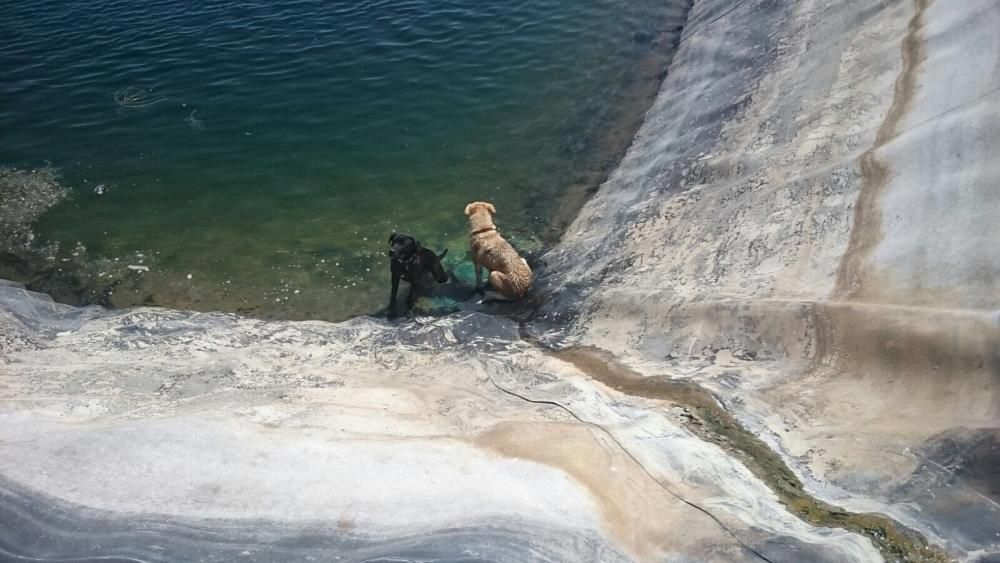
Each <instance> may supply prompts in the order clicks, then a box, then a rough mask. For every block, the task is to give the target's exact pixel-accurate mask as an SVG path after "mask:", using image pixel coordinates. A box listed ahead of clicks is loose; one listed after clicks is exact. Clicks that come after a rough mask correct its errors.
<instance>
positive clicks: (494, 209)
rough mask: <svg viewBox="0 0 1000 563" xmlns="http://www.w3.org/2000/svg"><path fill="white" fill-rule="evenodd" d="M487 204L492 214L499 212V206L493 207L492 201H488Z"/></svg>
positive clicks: (487, 208)
mask: <svg viewBox="0 0 1000 563" xmlns="http://www.w3.org/2000/svg"><path fill="white" fill-rule="evenodd" d="M485 205H486V210H487V211H489V212H490V215H496V214H497V208H496V207H493V204H492V203H487V204H485Z"/></svg>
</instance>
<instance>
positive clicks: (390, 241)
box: [389, 233, 399, 244]
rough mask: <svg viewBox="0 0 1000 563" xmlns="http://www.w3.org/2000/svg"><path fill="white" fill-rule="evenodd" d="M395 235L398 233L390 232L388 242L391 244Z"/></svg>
mask: <svg viewBox="0 0 1000 563" xmlns="http://www.w3.org/2000/svg"><path fill="white" fill-rule="evenodd" d="M397 236H399V235H397V234H396V233H392V234H391V235H389V244H392V241H394V240H396V237H397Z"/></svg>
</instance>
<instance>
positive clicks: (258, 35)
mask: <svg viewBox="0 0 1000 563" xmlns="http://www.w3.org/2000/svg"><path fill="white" fill-rule="evenodd" d="M686 4H687V2H671V1H665V0H655V1H653V0H633V1H629V2H625V1H617V0H576V1H574V2H567V1H561V0H541V1H537V2H530V3H529V2H484V1H480V0H452V1H437V0H410V1H401V2H387V1H386V2H382V1H375V2H305V1H299V2H292V3H265V2H245V1H244V2H231V1H228V2H204V3H178V2H162V1H153V2H142V3H134V2H124V1H120V2H105V3H100V4H98V5H85V4H82V3H65V2H56V1H54V0H41V1H36V2H17V3H5V5H4V10H3V12H4V13H3V16H4V17H3V18H2V22H0V64H2V73H0V94H2V100H3V103H2V105H0V164H2V165H8V166H14V167H20V168H26V167H29V168H30V167H33V166H39V165H42V164H45V163H49V164H51V166H53V167H55V168H56V169H57V170H59V171H60V174H61V176H62V181H63V183H64V184H65V185H66V186H68V187H69V188H70V190H71V195H70V197H69V198H67V199H66V200H65V201H64V202H63V203H60V204H59V205H57V206H56V207H54V208H53V209H51V210H50V211H49V212H47V213H46V214H45V215H43V216H42V218H41V220H40V222H39V223H38V224H37V228H36V231H37V232H38V235H39V239H38V243H39V244H40V245H44V244H52V243H57V244H58V245H59V248H60V249H61V250H60V252H61V253H62V254H61V255H64V256H70V255H72V253H73V252H74V251H75V252H76V254H77V256H74V257H72V260H73V263H74V264H75V263H78V262H79V263H88V262H89V263H92V264H101V265H100V266H94V269H95V271H96V270H101V269H106V270H108V271H107V272H104V271H101V272H97V274H98V275H100V274H105V275H107V276H108V277H109V278H110V277H111V276H121V277H123V279H124V280H125V283H123V284H121V285H120V286H119V287H118V288H117V289H116V290H115V292H114V294H112V295H113V296H112V297H111V301H112V302H113V303H114V304H115V305H122V306H125V305H132V304H136V303H143V302H145V303H155V304H159V305H166V306H176V307H190V308H195V309H201V310H214V309H221V310H232V311H235V310H240V311H244V312H249V313H251V314H258V315H265V316H280V317H289V318H304V317H312V318H326V319H339V318H344V317H347V316H350V315H354V314H361V313H367V312H372V311H374V310H376V309H378V308H379V307H382V306H384V305H385V301H386V299H387V294H388V273H387V259H386V257H385V250H386V244H385V241H386V238H387V237H388V234H389V233H390V232H391V231H393V230H399V231H401V232H407V233H410V234H413V235H414V236H416V237H417V238H418V239H420V240H422V241H423V242H424V243H425V244H426V245H429V246H431V247H432V248H435V249H437V250H441V249H443V248H444V247H448V248H449V249H450V252H449V256H448V258H449V261H448V265H449V266H450V267H451V268H453V269H455V270H456V272H457V273H458V274H459V276H460V278H463V279H468V276H470V275H471V269H470V268H469V267H468V266H467V265H466V264H467V260H466V244H467V243H466V239H465V218H464V216H463V214H462V209H463V207H464V205H465V204H466V203H467V202H468V201H470V200H473V199H483V200H490V201H493V202H494V203H495V204H496V206H497V208H498V209H499V214H498V216H497V222H498V223H499V224H500V226H501V228H502V229H503V231H504V232H505V234H506V235H508V236H509V237H510V238H512V239H513V240H514V241H515V243H518V244H520V245H521V246H522V247H524V248H525V249H527V250H531V249H533V248H538V247H540V246H541V244H542V242H541V235H542V233H543V232H544V231H545V229H546V227H547V226H548V225H549V222H550V221H551V219H552V217H553V209H554V206H555V205H557V204H558V202H559V201H560V198H561V197H562V196H563V194H565V193H566V191H567V190H568V189H570V188H571V186H579V185H581V184H582V183H586V182H588V181H593V179H594V178H595V177H596V176H595V171H596V170H597V169H598V168H600V167H601V166H606V165H607V163H606V162H604V161H605V160H607V159H608V158H609V157H610V156H609V154H608V152H609V151H610V152H616V151H619V150H620V148H621V147H620V146H619V145H621V143H620V142H618V143H617V145H616V143H615V142H613V139H614V138H615V133H616V129H620V128H621V127H623V125H622V121H621V120H622V119H624V118H623V115H625V114H627V113H629V111H631V112H633V113H634V111H635V108H629V107H628V106H629V105H634V104H636V103H648V99H645V98H643V97H642V96H637V95H636V94H635V92H634V89H635V87H636V83H637V81H640V80H641V79H643V78H644V77H643V76H641V75H643V73H646V74H649V68H648V66H649V60H650V57H651V54H653V53H654V52H655V51H656V50H657V49H660V51H661V53H662V49H663V45H662V43H660V42H662V40H663V39H662V38H663V37H664V34H665V33H669V32H670V30H675V29H676V28H677V27H678V26H679V24H680V23H681V20H682V17H683V11H684V7H685V6H686ZM658 38H660V39H659V42H658ZM654 62H655V60H654ZM645 78H647V79H648V76H645ZM640 111H641V110H640ZM626 128H627V127H626ZM620 134H621V133H620V132H619V135H620ZM628 134H631V131H628ZM608 139H612V141H609V140H608ZM126 265H142V266H146V267H148V268H149V270H148V271H146V272H142V271H139V270H128V269H124V266H126ZM67 267H68V266H67ZM112 270H113V272H112ZM100 277H102V278H103V277H104V276H100Z"/></svg>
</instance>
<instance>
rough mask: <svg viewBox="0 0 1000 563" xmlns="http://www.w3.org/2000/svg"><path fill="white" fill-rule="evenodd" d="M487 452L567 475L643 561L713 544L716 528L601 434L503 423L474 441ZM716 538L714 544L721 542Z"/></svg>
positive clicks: (611, 530)
mask: <svg viewBox="0 0 1000 563" xmlns="http://www.w3.org/2000/svg"><path fill="white" fill-rule="evenodd" d="M472 443H473V444H474V445H475V446H476V447H478V448H480V449H483V450H488V451H492V452H494V453H496V454H499V455H502V456H504V457H510V458H517V459H524V460H529V461H534V462H536V463H541V464H543V465H547V466H550V467H554V468H557V469H560V470H562V471H564V472H566V473H567V474H568V475H569V476H570V477H572V478H573V479H574V480H575V481H577V482H578V483H579V484H580V485H582V486H583V487H584V488H585V489H586V490H587V491H588V492H589V493H590V494H591V495H592V496H593V498H594V500H595V501H596V502H597V505H598V508H599V510H600V512H601V517H602V520H603V524H604V526H605V527H606V529H607V531H608V532H609V533H610V534H611V535H612V536H613V537H614V538H615V539H616V540H617V542H618V543H619V545H621V546H622V547H623V548H624V549H626V550H627V551H628V552H629V553H630V554H631V555H632V556H634V557H636V558H638V559H640V560H656V559H657V556H660V555H662V552H663V551H664V550H666V549H670V550H677V549H678V548H680V547H683V546H684V545H685V544H687V545H688V546H690V545H692V544H695V543H699V542H698V540H699V539H703V540H705V541H708V542H711V541H713V536H711V535H710V532H711V531H712V530H713V529H715V524H714V523H712V522H711V521H710V520H709V519H708V518H707V517H704V516H702V515H700V514H692V510H691V509H690V508H689V507H688V506H686V505H683V504H682V503H680V502H679V501H678V500H677V499H676V498H674V497H673V496H671V495H670V494H669V493H668V492H667V491H666V490H665V489H663V488H662V486H661V485H660V484H659V483H657V482H656V481H655V480H654V479H652V478H651V477H650V476H649V475H648V474H647V473H646V472H645V471H644V470H643V469H642V468H641V467H639V466H638V464H637V463H636V462H635V460H633V459H632V458H631V457H629V456H628V454H626V453H625V452H623V451H622V450H621V449H620V448H619V447H618V446H617V445H616V444H614V443H612V442H611V440H610V439H608V438H606V437H604V436H603V435H602V434H601V433H600V431H599V430H597V429H595V428H591V427H588V426H584V425H581V424H572V423H555V422H550V423H539V422H503V423H500V424H497V425H496V426H494V427H492V428H491V429H489V430H487V431H486V432H484V433H482V434H479V435H478V436H476V437H475V438H473V439H472ZM692 518H705V525H704V526H702V528H703V529H706V530H707V531H706V532H705V535H704V537H703V538H698V537H692V536H693V535H694V533H693V532H692V530H691V528H692V526H691V525H690V524H684V525H681V524H679V523H680V522H685V523H686V522H688V521H690V519H692ZM718 541H719V540H718V537H717V535H716V536H715V537H714V542H715V543H718Z"/></svg>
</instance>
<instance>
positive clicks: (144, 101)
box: [115, 86, 167, 108]
mask: <svg viewBox="0 0 1000 563" xmlns="http://www.w3.org/2000/svg"><path fill="white" fill-rule="evenodd" d="M165 99H167V98H166V97H163V96H159V97H156V96H152V95H151V94H150V93H149V92H148V91H147V90H144V89H142V88H137V87H135V86H126V87H125V88H122V89H121V90H118V91H117V92H115V102H116V103H117V104H118V105H119V106H121V107H123V108H140V107H145V106H151V105H153V104H155V103H158V102H162V101H163V100H165Z"/></svg>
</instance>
